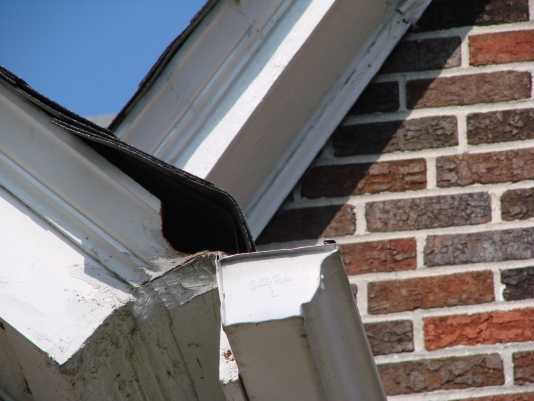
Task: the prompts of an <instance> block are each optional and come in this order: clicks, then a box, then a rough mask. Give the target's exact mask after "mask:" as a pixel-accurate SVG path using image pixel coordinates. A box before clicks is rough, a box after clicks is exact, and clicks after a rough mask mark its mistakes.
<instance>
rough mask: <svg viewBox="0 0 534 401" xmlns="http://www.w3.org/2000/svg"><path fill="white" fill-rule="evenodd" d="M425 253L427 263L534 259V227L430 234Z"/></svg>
mask: <svg viewBox="0 0 534 401" xmlns="http://www.w3.org/2000/svg"><path fill="white" fill-rule="evenodd" d="M424 256H425V264H426V265H427V266H445V265H456V264H464V263H488V262H501V261H504V260H514V259H516V260H522V259H531V258H534V228H516V229H513V230H502V231H487V232H482V233H473V234H451V235H430V236H429V237H428V238H427V242H426V245H425V250H424Z"/></svg>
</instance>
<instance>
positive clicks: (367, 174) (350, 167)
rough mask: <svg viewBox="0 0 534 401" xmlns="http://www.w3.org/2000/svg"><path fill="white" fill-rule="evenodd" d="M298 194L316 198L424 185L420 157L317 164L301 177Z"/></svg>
mask: <svg viewBox="0 0 534 401" xmlns="http://www.w3.org/2000/svg"><path fill="white" fill-rule="evenodd" d="M301 188H302V189H301V191H302V196H304V197H305V198H310V199H314V198H320V197H323V196H326V197H336V196H349V195H361V194H365V193H370V194H375V193H378V192H399V191H409V190H412V191H413V190H417V189H424V188H426V163H425V160H424V159H414V160H402V161H392V162H377V163H365V164H343V165H336V166H319V167H314V168H312V169H310V170H308V171H307V172H306V173H305V174H304V177H303V178H302V187H301Z"/></svg>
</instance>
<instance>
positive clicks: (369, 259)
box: [340, 238, 417, 275]
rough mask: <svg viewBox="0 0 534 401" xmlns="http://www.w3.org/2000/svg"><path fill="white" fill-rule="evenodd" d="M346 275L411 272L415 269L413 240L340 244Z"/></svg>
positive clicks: (414, 245)
mask: <svg viewBox="0 0 534 401" xmlns="http://www.w3.org/2000/svg"><path fill="white" fill-rule="evenodd" d="M340 249H341V258H342V259H343V264H344V265H345V269H347V274H351V275H354V274H365V273H375V272H391V271H403V270H413V269H415V268H416V263H417V262H416V255H415V252H416V244H415V238H403V239H393V240H386V241H372V242H360V243H357V244H341V245H340Z"/></svg>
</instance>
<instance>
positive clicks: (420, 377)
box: [378, 354, 504, 395]
mask: <svg viewBox="0 0 534 401" xmlns="http://www.w3.org/2000/svg"><path fill="white" fill-rule="evenodd" d="M378 372H379V374H380V378H381V379H382V384H383V386H384V390H385V391H386V394H387V395H397V394H413V393H423V392H429V391H436V390H459V389H465V388H470V387H485V386H500V385H503V384H504V372H503V364H502V360H501V358H500V356H499V355H498V354H489V355H474V356H467V357H456V358H442V359H427V360H422V361H413V362H401V363H388V364H383V365H378Z"/></svg>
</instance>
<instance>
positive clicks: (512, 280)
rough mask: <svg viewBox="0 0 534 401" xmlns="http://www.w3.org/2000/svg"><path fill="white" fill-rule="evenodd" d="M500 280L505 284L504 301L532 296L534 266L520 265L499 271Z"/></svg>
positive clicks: (533, 290) (533, 292) (533, 293)
mask: <svg viewBox="0 0 534 401" xmlns="http://www.w3.org/2000/svg"><path fill="white" fill-rule="evenodd" d="M501 282H502V283H503V284H504V285H505V286H506V288H505V289H504V291H503V297H504V299H505V300H506V301H519V300H521V299H530V298H534V267H532V266H531V267H522V268H519V269H510V270H503V271H501Z"/></svg>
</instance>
